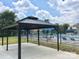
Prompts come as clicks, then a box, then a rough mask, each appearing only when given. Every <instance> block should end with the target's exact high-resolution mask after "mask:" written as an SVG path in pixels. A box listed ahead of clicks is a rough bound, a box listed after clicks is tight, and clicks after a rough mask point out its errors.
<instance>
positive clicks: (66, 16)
mask: <svg viewBox="0 0 79 59" xmlns="http://www.w3.org/2000/svg"><path fill="white" fill-rule="evenodd" d="M5 10H10V11H13V12H15V14H16V15H17V18H18V19H22V18H25V17H27V16H36V17H38V18H39V19H41V20H44V19H50V22H51V23H59V24H63V23H69V24H71V25H72V24H75V23H79V0H64V1H63V0H0V13H2V12H4V11H5Z"/></svg>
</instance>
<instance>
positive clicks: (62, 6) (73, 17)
mask: <svg viewBox="0 0 79 59" xmlns="http://www.w3.org/2000/svg"><path fill="white" fill-rule="evenodd" d="M52 2H53V3H52ZM54 2H55V3H54ZM48 3H50V4H52V5H56V7H57V9H58V10H59V11H60V14H61V16H60V17H56V20H58V21H57V22H60V23H70V24H74V23H76V22H78V21H79V0H65V1H62V0H55V1H54V0H48ZM50 4H49V5H50ZM50 6H51V5H50ZM53 18H55V17H53ZM59 19H60V21H59Z"/></svg>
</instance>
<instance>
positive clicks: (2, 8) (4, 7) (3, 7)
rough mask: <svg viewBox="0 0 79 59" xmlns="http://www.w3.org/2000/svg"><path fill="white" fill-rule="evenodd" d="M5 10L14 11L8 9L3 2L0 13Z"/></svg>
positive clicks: (0, 4)
mask: <svg viewBox="0 0 79 59" xmlns="http://www.w3.org/2000/svg"><path fill="white" fill-rule="evenodd" d="M5 10H11V11H12V10H13V9H11V8H10V7H6V6H4V4H3V3H2V2H0V13H2V12H4V11H5Z"/></svg>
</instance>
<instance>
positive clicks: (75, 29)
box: [66, 26, 78, 34]
mask: <svg viewBox="0 0 79 59" xmlns="http://www.w3.org/2000/svg"><path fill="white" fill-rule="evenodd" d="M66 33H69V34H77V33H78V32H77V28H76V27H73V26H72V27H69V28H68V30H66Z"/></svg>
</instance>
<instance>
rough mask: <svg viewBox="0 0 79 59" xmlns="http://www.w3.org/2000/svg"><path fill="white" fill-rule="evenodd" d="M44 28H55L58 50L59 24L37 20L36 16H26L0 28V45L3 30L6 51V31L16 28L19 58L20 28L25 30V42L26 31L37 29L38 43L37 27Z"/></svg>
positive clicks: (19, 55)
mask: <svg viewBox="0 0 79 59" xmlns="http://www.w3.org/2000/svg"><path fill="white" fill-rule="evenodd" d="M44 28H55V30H56V31H57V50H58V51H59V32H58V30H59V26H55V24H51V23H49V22H44V21H41V20H39V19H38V18H37V17H26V18H24V19H22V20H19V21H17V22H16V23H15V24H13V25H10V26H6V27H3V28H2V45H3V44H4V42H3V40H4V38H3V37H4V34H3V33H4V31H5V32H6V33H7V35H6V36H7V41H6V42H7V45H6V50H7V51H8V37H9V36H8V31H9V30H16V31H17V32H18V59H21V30H26V31H27V42H29V40H28V39H29V38H28V32H29V31H30V30H34V29H37V30H38V45H40V38H39V29H44Z"/></svg>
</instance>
